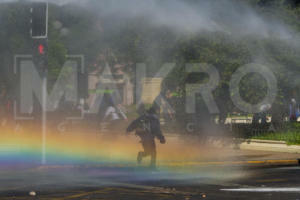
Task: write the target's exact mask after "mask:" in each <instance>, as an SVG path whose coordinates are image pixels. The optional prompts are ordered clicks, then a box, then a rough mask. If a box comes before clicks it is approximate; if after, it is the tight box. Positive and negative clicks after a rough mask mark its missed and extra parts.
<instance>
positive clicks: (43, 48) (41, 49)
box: [38, 44, 45, 54]
mask: <svg viewBox="0 0 300 200" xmlns="http://www.w3.org/2000/svg"><path fill="white" fill-rule="evenodd" d="M38 50H39V54H45V47H44V45H42V44H40V45H39V46H38Z"/></svg>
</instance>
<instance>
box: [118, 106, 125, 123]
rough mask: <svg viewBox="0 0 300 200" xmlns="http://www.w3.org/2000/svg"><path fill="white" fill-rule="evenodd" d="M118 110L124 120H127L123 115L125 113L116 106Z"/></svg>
mask: <svg viewBox="0 0 300 200" xmlns="http://www.w3.org/2000/svg"><path fill="white" fill-rule="evenodd" d="M117 109H118V110H119V113H120V115H121V116H122V117H123V119H124V120H127V116H126V115H125V113H124V112H123V110H122V109H121V108H117Z"/></svg>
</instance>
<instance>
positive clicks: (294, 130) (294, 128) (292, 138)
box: [252, 123, 300, 145]
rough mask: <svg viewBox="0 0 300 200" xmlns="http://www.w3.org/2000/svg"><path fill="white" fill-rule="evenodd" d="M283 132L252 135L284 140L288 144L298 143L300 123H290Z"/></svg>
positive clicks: (256, 137) (265, 138)
mask: <svg viewBox="0 0 300 200" xmlns="http://www.w3.org/2000/svg"><path fill="white" fill-rule="evenodd" d="M286 130H287V131H285V132H276V133H265V134H261V135H258V136H254V137H252V139H260V140H278V141H285V142H286V143H287V144H288V145H300V123H290V124H288V125H287V127H286Z"/></svg>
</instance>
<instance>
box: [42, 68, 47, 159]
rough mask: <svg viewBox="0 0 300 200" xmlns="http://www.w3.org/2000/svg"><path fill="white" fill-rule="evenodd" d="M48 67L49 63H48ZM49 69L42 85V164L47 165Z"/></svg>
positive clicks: (44, 73) (45, 71) (45, 73)
mask: <svg viewBox="0 0 300 200" xmlns="http://www.w3.org/2000/svg"><path fill="white" fill-rule="evenodd" d="M46 65H48V63H46ZM47 75H48V71H47V69H45V70H44V72H43V83H42V93H43V94H42V164H43V165H45V164H46V162H47V160H46V144H47V141H46V135H47Z"/></svg>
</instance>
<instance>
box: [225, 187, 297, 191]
mask: <svg viewBox="0 0 300 200" xmlns="http://www.w3.org/2000/svg"><path fill="white" fill-rule="evenodd" d="M221 191H228V192H300V187H296V188H236V189H221Z"/></svg>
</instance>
